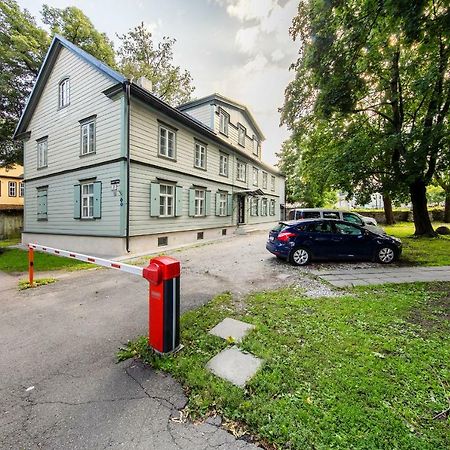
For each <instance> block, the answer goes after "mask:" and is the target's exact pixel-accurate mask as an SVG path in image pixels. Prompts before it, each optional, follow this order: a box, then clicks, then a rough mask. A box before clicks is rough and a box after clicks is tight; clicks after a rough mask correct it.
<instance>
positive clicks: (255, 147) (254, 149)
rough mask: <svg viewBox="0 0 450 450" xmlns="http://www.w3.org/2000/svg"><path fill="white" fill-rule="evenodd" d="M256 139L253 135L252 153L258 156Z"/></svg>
mask: <svg viewBox="0 0 450 450" xmlns="http://www.w3.org/2000/svg"><path fill="white" fill-rule="evenodd" d="M258 144H259V142H258V139H257V138H256V136H255V135H253V154H254V155H256V156H258Z"/></svg>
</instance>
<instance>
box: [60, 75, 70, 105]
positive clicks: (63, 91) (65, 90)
mask: <svg viewBox="0 0 450 450" xmlns="http://www.w3.org/2000/svg"><path fill="white" fill-rule="evenodd" d="M69 105H70V78H68V77H67V78H64V79H63V80H61V81H60V82H59V85H58V107H59V109H63V108H66V107H67V106H69Z"/></svg>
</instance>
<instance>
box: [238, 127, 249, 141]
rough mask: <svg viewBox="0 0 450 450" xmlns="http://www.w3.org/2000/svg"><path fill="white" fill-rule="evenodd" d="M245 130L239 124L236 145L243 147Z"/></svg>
mask: <svg viewBox="0 0 450 450" xmlns="http://www.w3.org/2000/svg"><path fill="white" fill-rule="evenodd" d="M246 132H247V130H246V129H245V127H244V125H242V124H241V123H239V124H238V144H239V145H241V146H242V147H245V134H246Z"/></svg>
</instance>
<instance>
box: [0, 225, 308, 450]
mask: <svg viewBox="0 0 450 450" xmlns="http://www.w3.org/2000/svg"><path fill="white" fill-rule="evenodd" d="M266 237H267V233H266V232H259V233H254V234H251V235H247V236H236V237H233V238H229V239H226V240H223V241H219V242H217V243H213V244H209V245H204V246H200V247H195V248H188V249H184V250H182V251H180V252H175V253H173V256H174V257H176V258H178V259H180V260H181V263H182V281H181V303H182V310H183V311H186V310H187V309H191V308H195V307H198V306H200V305H202V304H204V303H205V302H207V301H208V300H210V299H211V298H212V297H213V296H214V295H216V294H218V293H220V292H223V291H231V292H233V293H234V294H235V295H243V294H245V293H248V292H249V291H252V290H264V289H266V288H275V287H277V286H280V285H283V284H287V283H292V282H298V281H299V279H301V278H302V277H303V276H302V275H301V272H299V270H298V269H297V268H293V267H291V266H289V265H288V264H286V263H284V262H280V261H278V260H276V259H275V258H274V257H272V256H271V255H270V254H269V253H267V252H266V250H265V248H264V244H265V239H266ZM299 277H300V278H299ZM305 282H307V283H309V286H310V285H311V283H315V282H311V281H305ZM7 286H9V288H7ZM147 290H148V284H147V283H146V282H145V280H143V279H140V278H138V277H136V276H133V275H129V274H125V273H121V272H118V271H113V270H89V271H80V272H74V273H70V274H67V275H64V276H62V277H61V279H60V280H59V281H58V282H57V283H55V284H53V285H48V286H43V287H40V288H38V289H32V290H31V289H30V290H26V291H22V292H18V291H16V290H15V289H14V288H12V287H11V285H8V284H7V283H6V282H5V283H2V287H1V291H0V337H1V348H2V352H1V358H0V380H1V384H0V391H1V392H0V448H2V449H37V448H45V449H62V448H64V449H99V448H114V449H115V448H126V449H158V450H161V449H180V448H182V449H196V450H199V449H212V448H216V447H219V446H220V447H221V448H222V449H240V448H245V449H250V448H255V447H254V446H253V445H252V444H249V443H247V442H245V441H244V440H236V439H235V438H234V437H233V436H232V435H231V434H229V433H227V432H226V431H224V430H223V429H222V428H220V426H218V423H217V422H215V421H212V422H211V423H204V424H201V425H195V424H191V423H181V422H180V421H178V420H177V418H178V417H179V410H180V409H181V408H183V406H184V405H185V403H186V401H187V399H186V397H185V396H184V394H183V391H182V389H181V386H180V385H179V384H178V383H177V382H175V381H174V380H173V379H172V378H171V377H170V376H168V375H166V374H163V373H160V372H155V371H154V370H153V369H151V368H150V367H147V366H143V365H142V364H140V363H139V362H136V361H126V362H123V363H120V364H117V363H116V362H115V354H116V351H117V349H118V348H119V347H120V346H121V345H122V344H123V343H125V342H126V341H127V340H129V339H133V338H135V337H137V336H139V335H142V334H146V333H147V308H148V306H147V298H148V294H147Z"/></svg>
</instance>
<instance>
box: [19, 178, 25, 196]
mask: <svg viewBox="0 0 450 450" xmlns="http://www.w3.org/2000/svg"><path fill="white" fill-rule="evenodd" d="M24 194H25V183H24V182H23V181H19V197H23V196H24Z"/></svg>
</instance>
